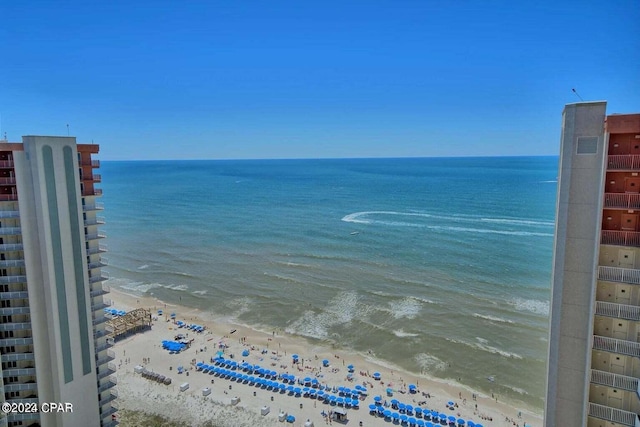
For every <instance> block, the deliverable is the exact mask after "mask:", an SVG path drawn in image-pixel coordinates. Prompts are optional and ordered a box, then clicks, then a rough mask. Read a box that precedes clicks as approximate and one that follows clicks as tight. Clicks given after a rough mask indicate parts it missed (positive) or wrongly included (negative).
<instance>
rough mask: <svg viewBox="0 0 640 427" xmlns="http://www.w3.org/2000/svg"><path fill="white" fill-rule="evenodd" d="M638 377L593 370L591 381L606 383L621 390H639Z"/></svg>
mask: <svg viewBox="0 0 640 427" xmlns="http://www.w3.org/2000/svg"><path fill="white" fill-rule="evenodd" d="M638 381H639V380H638V378H634V377H627V376H626V375H618V374H614V373H611V372H605V371H598V370H597V369H592V370H591V382H592V383H593V384H601V385H606V386H609V387H612V388H617V389H620V390H627V391H632V392H636V391H637V390H638Z"/></svg>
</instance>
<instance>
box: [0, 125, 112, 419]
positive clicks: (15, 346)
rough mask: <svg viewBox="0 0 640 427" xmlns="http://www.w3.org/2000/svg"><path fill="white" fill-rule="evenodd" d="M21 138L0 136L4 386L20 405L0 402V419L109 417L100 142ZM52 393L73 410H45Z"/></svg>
mask: <svg viewBox="0 0 640 427" xmlns="http://www.w3.org/2000/svg"><path fill="white" fill-rule="evenodd" d="M22 141H23V142H22V143H9V142H7V141H0V357H1V360H2V369H1V371H0V372H1V374H2V380H3V381H2V383H1V384H0V388H1V390H0V396H2V401H3V403H4V402H7V403H12V404H15V403H21V404H25V405H22V406H18V405H11V406H7V405H5V406H3V413H2V414H1V415H0V427H2V426H8V427H11V426H18V425H19V426H30V425H40V426H44V427H63V426H64V427H70V426H74V427H75V426H77V427H92V426H96V427H99V426H101V427H106V426H114V425H116V424H117V421H116V420H115V417H114V416H113V415H114V414H115V412H116V410H117V408H116V407H115V405H114V399H115V397H116V393H115V390H114V389H113V386H114V385H115V378H113V377H111V375H112V374H113V373H114V372H115V364H114V363H112V361H113V359H114V357H115V356H114V354H113V351H112V350H110V346H111V344H112V343H111V342H108V340H107V333H106V331H105V322H106V318H105V317H104V310H103V309H104V307H105V305H106V304H108V301H104V300H103V295H105V294H106V293H107V289H106V287H104V286H103V285H102V282H103V281H104V280H105V274H104V273H102V272H101V268H102V267H103V266H104V265H105V260H104V259H102V258H101V256H102V253H103V252H104V247H103V246H102V245H100V243H99V242H100V239H102V238H103V237H104V235H103V234H102V233H101V232H100V230H99V229H98V228H99V226H100V225H101V224H103V223H104V221H103V219H102V218H101V217H100V216H98V215H97V213H98V211H100V210H101V209H102V205H101V204H99V203H98V202H97V201H96V200H97V198H98V197H99V196H100V195H101V194H102V191H101V190H100V189H99V188H96V187H95V184H96V183H98V182H100V175H98V174H95V173H94V171H95V170H96V168H98V167H99V162H98V161H97V160H93V159H92V155H94V154H96V153H98V145H94V144H76V140H75V138H71V137H45V136H25V137H23V139H22ZM50 402H55V403H69V404H71V405H72V407H69V409H72V411H73V412H61V413H59V412H54V413H50V412H46V411H42V410H41V409H42V406H43V404H45V403H50ZM33 404H36V405H37V406H36V407H37V408H38V410H39V412H35V413H33V412H31V410H33ZM18 407H20V408H25V409H24V410H27V411H29V412H13V410H14V409H16V408H18ZM9 408H13V409H10V412H8V413H5V411H4V409H9ZM27 408H28V409H27ZM21 410H22V409H21Z"/></svg>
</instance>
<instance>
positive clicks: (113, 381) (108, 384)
mask: <svg viewBox="0 0 640 427" xmlns="http://www.w3.org/2000/svg"><path fill="white" fill-rule="evenodd" d="M117 385H118V380H116V379H115V377H109V379H108V380H107V382H105V383H104V384H102V385H101V386H100V387H98V393H103V392H105V391H107V390H109V389H110V388H113V387H115V386H117Z"/></svg>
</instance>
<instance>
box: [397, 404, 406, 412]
mask: <svg viewBox="0 0 640 427" xmlns="http://www.w3.org/2000/svg"><path fill="white" fill-rule="evenodd" d="M406 408H407V405H405V404H404V403H398V409H399V410H401V411H404V410H405V409H406Z"/></svg>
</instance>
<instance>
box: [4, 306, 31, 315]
mask: <svg viewBox="0 0 640 427" xmlns="http://www.w3.org/2000/svg"><path fill="white" fill-rule="evenodd" d="M29 313H31V309H30V308H29V307H4V308H0V316H15V315H16V314H29Z"/></svg>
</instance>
